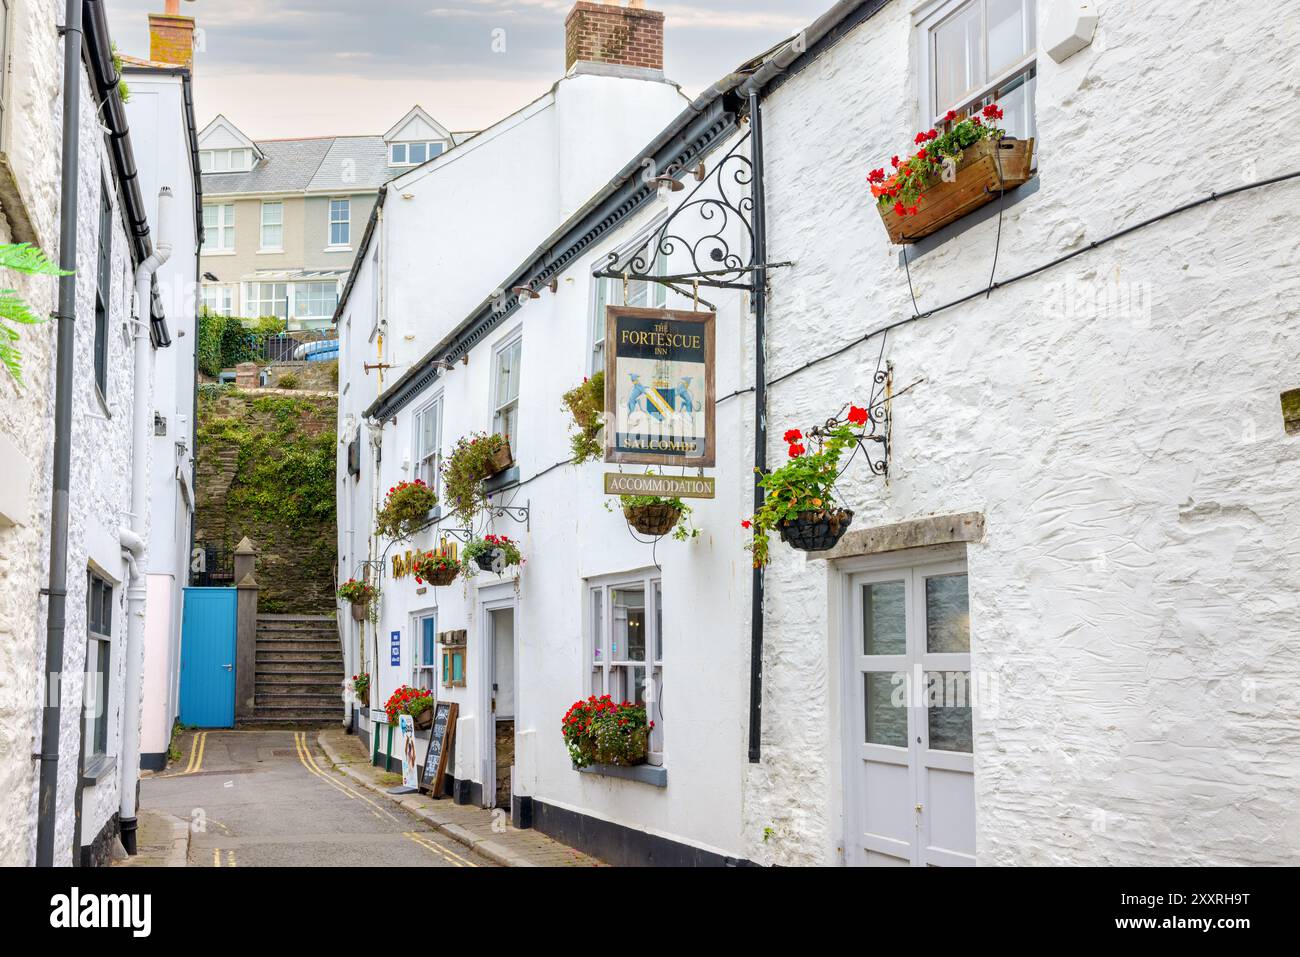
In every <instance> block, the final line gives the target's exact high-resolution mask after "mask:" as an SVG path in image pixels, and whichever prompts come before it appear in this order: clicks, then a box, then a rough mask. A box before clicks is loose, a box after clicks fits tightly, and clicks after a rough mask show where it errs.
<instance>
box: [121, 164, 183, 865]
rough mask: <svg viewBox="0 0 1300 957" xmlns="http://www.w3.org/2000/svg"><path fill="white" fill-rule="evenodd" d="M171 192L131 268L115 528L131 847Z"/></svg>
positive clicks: (125, 812) (126, 825)
mask: <svg viewBox="0 0 1300 957" xmlns="http://www.w3.org/2000/svg"><path fill="white" fill-rule="evenodd" d="M171 200H172V191H171V189H170V188H169V187H167V186H164V187H163V188H162V189H161V190H159V191H158V223H157V227H158V228H157V230H156V232H155V235H156V237H157V242H156V243H155V245H154V252H153V254H152V255H151V256H150V257H149V258H148V259H146V260H145V261H144V262H142V263H141V264H140V265H139V266H138V267H137V268H136V271H135V311H136V316H135V324H134V327H135V336H134V343H133V345H134V349H135V397H134V403H133V405H132V410H131V527H130V528H121V529H118V537H119V538H120V540H121V542H122V557H123V558H125V559H126V563H127V567H128V568H129V570H130V584H129V585H128V586H127V590H126V617H127V627H126V687H125V688H124V690H123V693H122V701H123V706H122V750H121V757H120V761H121V771H122V784H121V797H122V803H121V808H120V811H121V813H120V815H119V820H120V823H121V827H122V846H123V847H124V848H126V851H127V853H128V854H134V853H135V852H136V839H135V830H136V817H135V813H136V805H135V791H136V785H137V783H138V782H139V780H140V711H141V709H142V707H143V701H142V700H141V699H142V689H143V687H144V680H143V673H144V614H145V594H146V592H147V587H146V583H145V561H144V560H145V540H144V534H145V520H144V518H145V514H146V512H147V510H148V508H149V470H148V468H147V467H146V466H147V463H148V461H149V438H150V435H151V434H152V432H153V416H152V415H150V405H151V403H150V399H151V397H152V396H153V345H152V343H151V342H150V341H149V324H150V317H151V315H152V311H153V294H152V286H151V281H152V279H153V274H154V273H155V272H157V271H158V267H159V266H161V265H162V264H163V263H165V262H166V261H167V259H168V258H169V257H170V256H171V254H172V244H171V233H170V232H169V231H168V220H169V218H170V217H169V215H168V213H169V212H170V207H171Z"/></svg>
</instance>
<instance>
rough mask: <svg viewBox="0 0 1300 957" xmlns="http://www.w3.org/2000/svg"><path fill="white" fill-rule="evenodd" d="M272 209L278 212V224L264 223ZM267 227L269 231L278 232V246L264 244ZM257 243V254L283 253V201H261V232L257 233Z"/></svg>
mask: <svg viewBox="0 0 1300 957" xmlns="http://www.w3.org/2000/svg"><path fill="white" fill-rule="evenodd" d="M272 208H274V209H278V210H279V211H280V221H279V222H278V223H268V222H267V221H266V213H267V211H268V210H269V209H272ZM268 227H269V228H271V229H278V230H280V242H279V244H278V245H275V246H268V245H267V244H266V230H267V228H268ZM257 241H258V247H257V251H258V252H259V253H282V252H284V200H282V199H264V200H262V217H261V231H260V232H259V233H258V240H257Z"/></svg>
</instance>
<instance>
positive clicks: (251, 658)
mask: <svg viewBox="0 0 1300 957" xmlns="http://www.w3.org/2000/svg"><path fill="white" fill-rule="evenodd" d="M256 564H257V546H256V545H254V544H253V543H252V541H250V540H249V539H248V538H244V540H243V541H241V542H240V543H239V545H238V547H237V548H236V549H235V588H236V589H237V591H238V595H237V596H236V600H235V723H236V724H238V723H240V722H241V721H251V720H252V719H253V716H254V708H255V700H256V698H255V695H256V689H255V684H254V681H255V676H256V672H257V593H258V584H257V579H256V578H254V577H253V569H254V566H256Z"/></svg>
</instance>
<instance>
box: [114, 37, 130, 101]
mask: <svg viewBox="0 0 1300 957" xmlns="http://www.w3.org/2000/svg"><path fill="white" fill-rule="evenodd" d="M113 71H114V72H115V73H116V74H117V95H118V98H119V99H121V101H122V102H123V103H128V102H130V100H131V88H130V87H129V86H127V85H126V80H124V79H122V55H121V54H120V53H118V52H117V44H116V43H114V44H113Z"/></svg>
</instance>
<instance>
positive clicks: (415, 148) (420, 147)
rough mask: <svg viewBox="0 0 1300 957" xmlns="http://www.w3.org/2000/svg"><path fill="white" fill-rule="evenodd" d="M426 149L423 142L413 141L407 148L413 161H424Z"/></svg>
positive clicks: (407, 153)
mask: <svg viewBox="0 0 1300 957" xmlns="http://www.w3.org/2000/svg"><path fill="white" fill-rule="evenodd" d="M425 149H426V147H425V145H424V144H423V143H412V144H411V145H410V147H409V148H408V149H407V152H406V155H407V157H408V158H409V159H410V161H411V162H412V163H423V162H424V159H425V155H426V153H425Z"/></svg>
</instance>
